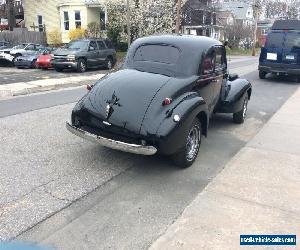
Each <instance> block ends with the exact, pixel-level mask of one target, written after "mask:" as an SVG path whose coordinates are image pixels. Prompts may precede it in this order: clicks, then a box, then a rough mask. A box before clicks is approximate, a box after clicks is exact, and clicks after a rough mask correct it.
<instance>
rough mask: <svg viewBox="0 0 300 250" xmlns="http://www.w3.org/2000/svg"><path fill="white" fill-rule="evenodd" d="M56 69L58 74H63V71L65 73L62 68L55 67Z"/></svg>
mask: <svg viewBox="0 0 300 250" xmlns="http://www.w3.org/2000/svg"><path fill="white" fill-rule="evenodd" d="M54 69H55V70H56V71H57V72H62V71H63V69H62V68H57V67H55V68H54Z"/></svg>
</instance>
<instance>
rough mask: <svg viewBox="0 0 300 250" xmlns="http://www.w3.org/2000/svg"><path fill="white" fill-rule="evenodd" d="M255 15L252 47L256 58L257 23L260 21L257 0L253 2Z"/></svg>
mask: <svg viewBox="0 0 300 250" xmlns="http://www.w3.org/2000/svg"><path fill="white" fill-rule="evenodd" d="M253 12H254V13H253V14H254V29H253V45H252V56H255V54H256V51H255V45H256V33H257V21H258V4H257V0H253Z"/></svg>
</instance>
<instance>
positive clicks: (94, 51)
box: [87, 41, 99, 67]
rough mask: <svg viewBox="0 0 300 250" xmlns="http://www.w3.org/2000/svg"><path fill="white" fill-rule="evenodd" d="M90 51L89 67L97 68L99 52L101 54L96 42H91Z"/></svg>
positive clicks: (88, 57)
mask: <svg viewBox="0 0 300 250" xmlns="http://www.w3.org/2000/svg"><path fill="white" fill-rule="evenodd" d="M88 50H89V51H88V56H87V63H88V67H95V66H97V65H98V52H99V49H98V45H97V43H96V41H90V44H89V48H88Z"/></svg>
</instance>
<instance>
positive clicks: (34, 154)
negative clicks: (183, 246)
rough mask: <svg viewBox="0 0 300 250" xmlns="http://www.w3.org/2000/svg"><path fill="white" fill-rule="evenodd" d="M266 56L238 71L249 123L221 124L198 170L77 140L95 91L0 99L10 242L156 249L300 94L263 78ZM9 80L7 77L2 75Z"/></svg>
mask: <svg viewBox="0 0 300 250" xmlns="http://www.w3.org/2000/svg"><path fill="white" fill-rule="evenodd" d="M256 65H257V58H247V59H246V60H240V61H239V60H237V61H233V62H231V63H230V69H231V71H232V72H237V73H239V71H242V69H243V68H247V69H250V70H249V72H248V73H247V74H246V75H245V76H244V77H245V78H247V79H249V80H250V81H251V82H252V84H253V94H252V99H251V101H250V103H249V110H248V118H247V120H246V122H245V123H244V124H242V125H236V124H233V123H232V117H231V116H230V115H220V114H218V115H215V116H214V117H213V118H212V121H211V124H210V129H209V135H208V138H206V139H203V142H202V145H201V150H200V153H199V156H198V158H197V160H196V162H195V163H194V165H193V166H192V167H191V168H188V169H185V170H181V169H178V168H177V167H175V166H174V165H173V164H172V163H171V162H170V161H169V159H168V158H165V157H162V156H151V157H146V156H137V155H132V154H127V153H122V152H118V151H114V150H110V149H106V148H104V147H101V146H98V145H94V144H92V143H89V142H87V141H84V140H81V139H80V138H77V137H75V136H73V135H72V134H70V133H69V132H68V131H66V129H65V121H66V120H68V119H69V116H70V112H71V110H72V107H73V106H74V102H75V101H77V100H78V99H79V98H80V97H81V96H82V95H83V94H84V93H85V91H86V90H85V89H84V88H83V87H80V88H72V89H66V90H60V91H52V92H48V93H43V94H34V95H29V96H23V97H17V98H12V99H8V100H3V101H0V117H1V118H0V129H1V136H0V143H1V145H2V146H1V151H0V159H1V162H0V163H1V168H0V225H3V226H2V227H0V240H7V239H19V240H28V241H34V242H39V243H41V244H45V245H51V246H54V247H57V248H58V249H146V248H147V247H148V246H149V245H150V244H151V243H152V242H153V241H154V240H156V239H157V238H158V237H159V236H160V235H161V234H162V233H164V232H165V231H166V229H167V228H168V226H169V225H170V224H172V223H173V221H174V220H176V218H178V216H179V215H180V214H181V213H182V211H183V209H184V208H185V207H186V206H187V205H188V204H189V203H190V202H191V201H192V200H193V199H194V197H195V196H196V195H197V194H198V193H199V192H201V190H202V189H203V188H205V186H206V185H207V184H208V183H209V182H210V181H211V180H212V179H213V178H214V177H215V176H216V175H217V174H218V173H219V172H220V171H221V170H222V169H223V167H224V166H225V165H226V163H227V162H228V161H229V160H230V159H231V158H232V157H233V156H234V155H235V154H236V153H237V152H238V151H239V150H240V149H241V148H242V147H243V146H244V145H245V143H247V141H249V140H250V139H251V138H252V137H253V136H254V135H255V134H256V133H257V132H258V131H259V130H260V129H261V127H262V126H263V125H264V123H265V122H266V121H267V120H268V119H269V118H270V117H271V116H272V115H273V114H274V113H275V112H276V111H277V110H278V109H279V108H280V107H281V105H282V104H283V103H284V102H285V101H286V100H287V99H288V97H289V96H291V95H292V93H293V92H294V91H295V90H296V89H297V88H298V86H299V84H297V83H296V82H295V81H293V79H266V80H260V79H259V78H258V72H257V70H256ZM1 77H2V75H1Z"/></svg>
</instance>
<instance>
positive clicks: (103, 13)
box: [100, 10, 106, 30]
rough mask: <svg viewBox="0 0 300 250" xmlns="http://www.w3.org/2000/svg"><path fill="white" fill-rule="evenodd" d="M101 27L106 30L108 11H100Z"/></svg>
mask: <svg viewBox="0 0 300 250" xmlns="http://www.w3.org/2000/svg"><path fill="white" fill-rule="evenodd" d="M100 29H101V30H106V11H103V10H101V11H100Z"/></svg>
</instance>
